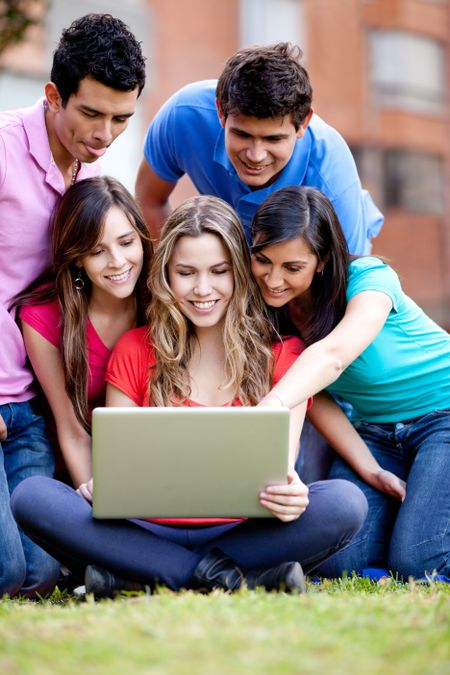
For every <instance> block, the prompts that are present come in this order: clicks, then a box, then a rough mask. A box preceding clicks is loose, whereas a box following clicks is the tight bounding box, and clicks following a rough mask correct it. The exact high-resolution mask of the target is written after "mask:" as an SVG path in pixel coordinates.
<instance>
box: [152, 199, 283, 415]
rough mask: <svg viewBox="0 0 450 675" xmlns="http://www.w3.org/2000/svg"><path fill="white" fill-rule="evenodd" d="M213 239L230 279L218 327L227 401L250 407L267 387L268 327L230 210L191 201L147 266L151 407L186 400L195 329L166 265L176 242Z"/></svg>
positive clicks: (208, 201)
mask: <svg viewBox="0 0 450 675" xmlns="http://www.w3.org/2000/svg"><path fill="white" fill-rule="evenodd" d="M204 234H213V235H214V236H216V237H218V238H219V239H220V241H221V242H222V244H223V246H224V247H225V250H226V251H227V253H228V255H229V258H230V264H231V269H232V273H233V280H234V290H233V296H232V298H231V300H230V303H229V305H228V308H227V312H226V315H225V321H224V324H223V345H224V350H225V368H226V378H227V381H226V382H224V383H223V386H224V387H230V386H231V387H232V389H233V398H239V399H240V400H241V401H242V404H243V405H256V403H258V402H259V401H260V400H261V398H262V397H263V396H264V395H265V394H266V393H267V392H268V390H269V388H270V382H271V375H272V369H273V356H272V350H271V342H272V335H271V328H270V322H269V321H268V317H267V314H266V310H265V306H264V302H263V300H262V298H261V296H260V293H259V289H258V287H257V285H256V283H255V282H254V280H253V279H252V277H251V273H250V254H249V251H248V246H247V243H246V240H245V235H244V230H243V228H242V225H241V223H240V221H239V218H238V216H237V215H236V213H235V211H234V210H233V209H232V208H231V206H229V205H228V204H227V203H226V202H224V201H222V200H221V199H218V198H217V197H208V196H198V197H192V198H190V199H188V200H186V201H185V202H183V204H181V205H180V206H179V207H178V208H177V209H175V211H174V212H173V213H172V214H171V215H170V216H169V218H168V220H167V221H166V223H165V225H164V228H163V230H162V233H161V240H160V242H159V245H158V247H157V249H156V251H155V256H154V259H153V262H152V268H151V273H150V280H149V285H150V289H151V295H152V300H151V303H150V306H149V309H148V313H147V316H148V321H149V332H150V338H151V342H152V345H153V348H154V350H155V356H156V365H155V366H153V367H152V369H151V372H150V373H149V382H150V384H149V395H150V401H151V405H155V406H172V405H174V403H175V402H179V403H180V404H183V403H185V402H186V401H187V400H189V397H190V393H191V387H190V383H189V361H190V358H191V355H192V346H193V343H194V341H195V340H196V335H195V328H194V326H193V325H192V323H191V322H190V321H189V320H188V319H187V318H186V317H185V316H184V314H183V313H182V312H181V311H180V309H179V308H178V306H177V304H176V302H175V299H174V295H173V293H172V291H171V288H170V284H169V275H168V264H169V261H170V259H171V256H172V254H173V251H174V248H175V246H176V244H177V242H178V241H179V240H180V239H181V238H182V237H201V236H202V235H204Z"/></svg>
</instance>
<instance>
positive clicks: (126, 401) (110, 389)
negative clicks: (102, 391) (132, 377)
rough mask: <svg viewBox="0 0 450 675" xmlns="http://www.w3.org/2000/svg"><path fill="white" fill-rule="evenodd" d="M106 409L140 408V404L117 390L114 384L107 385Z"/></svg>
mask: <svg viewBox="0 0 450 675" xmlns="http://www.w3.org/2000/svg"><path fill="white" fill-rule="evenodd" d="M106 407H107V408H138V407H139V406H138V404H137V403H135V402H134V401H133V399H131V398H130V397H129V396H127V395H126V394H124V393H123V391H121V390H120V389H117V387H115V386H114V385H113V384H110V383H109V382H107V383H106Z"/></svg>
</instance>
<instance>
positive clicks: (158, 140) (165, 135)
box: [144, 92, 184, 183]
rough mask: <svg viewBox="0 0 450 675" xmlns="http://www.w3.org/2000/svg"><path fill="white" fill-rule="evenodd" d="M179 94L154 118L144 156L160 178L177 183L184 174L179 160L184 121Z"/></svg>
mask: <svg viewBox="0 0 450 675" xmlns="http://www.w3.org/2000/svg"><path fill="white" fill-rule="evenodd" d="M177 102H178V92H177V93H176V94H174V95H173V96H172V97H171V98H169V100H168V101H166V103H165V104H164V105H163V106H162V108H161V109H160V110H159V112H158V113H157V114H156V115H155V117H154V118H153V120H152V122H151V124H150V126H149V128H148V131H147V136H146V138H145V143H144V156H145V159H146V160H147V162H148V163H149V164H150V166H151V167H152V169H153V170H154V171H155V172H156V173H157V174H158V176H159V177H160V178H162V179H163V180H166V181H168V182H169V183H176V182H177V181H178V180H179V179H180V178H181V177H182V176H183V174H184V171H183V169H182V168H181V166H180V163H179V161H178V159H177V151H176V144H177V138H178V137H179V135H180V133H181V130H180V125H181V124H182V123H183V120H182V119H181V118H180V116H179V115H178V109H177Z"/></svg>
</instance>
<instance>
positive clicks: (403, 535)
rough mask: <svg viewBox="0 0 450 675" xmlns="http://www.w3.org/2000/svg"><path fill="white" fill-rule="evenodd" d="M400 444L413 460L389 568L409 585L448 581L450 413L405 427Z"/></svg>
mask: <svg viewBox="0 0 450 675" xmlns="http://www.w3.org/2000/svg"><path fill="white" fill-rule="evenodd" d="M399 440H400V441H401V443H402V446H403V447H404V448H405V450H406V451H407V452H408V454H409V457H410V459H411V460H412V465H411V469H410V471H409V475H408V479H407V486H406V499H405V501H404V502H403V504H402V506H401V508H400V511H399V514H398V516H397V520H396V523H395V527H394V530H393V533H392V538H391V545H390V551H389V567H390V569H392V570H393V571H395V572H396V573H398V574H399V576H401V577H403V578H405V579H407V578H408V576H413V577H416V578H417V577H421V576H423V575H424V574H425V573H429V574H431V573H432V572H433V570H436V571H437V572H438V573H439V574H444V575H446V576H448V577H450V479H449V475H450V411H448V410H447V411H435V412H432V413H429V414H428V415H425V416H424V417H422V418H420V419H419V420H417V421H415V422H414V423H410V424H406V425H405V426H404V429H403V430H402V432H401V433H399Z"/></svg>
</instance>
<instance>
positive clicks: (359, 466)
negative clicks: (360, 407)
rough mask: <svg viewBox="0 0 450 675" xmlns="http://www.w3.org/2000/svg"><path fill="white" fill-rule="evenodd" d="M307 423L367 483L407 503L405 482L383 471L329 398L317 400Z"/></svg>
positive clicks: (317, 398)
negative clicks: (310, 423)
mask: <svg viewBox="0 0 450 675" xmlns="http://www.w3.org/2000/svg"><path fill="white" fill-rule="evenodd" d="M308 419H309V420H310V421H311V422H312V424H313V425H314V426H315V428H316V429H317V431H319V432H320V433H321V434H322V436H323V437H324V438H325V440H327V441H328V443H329V444H330V445H331V446H332V447H333V448H334V449H335V450H336V452H338V453H339V455H340V456H341V457H342V458H343V459H345V461H346V462H347V464H349V465H350V466H351V467H352V469H354V471H356V473H358V474H359V475H360V476H361V478H362V479H363V480H365V481H366V483H368V484H369V485H372V487H374V488H376V489H377V490H380V492H386V493H387V494H389V495H391V496H392V497H395V498H396V499H399V500H400V501H403V500H404V498H405V495H406V490H405V483H404V481H402V480H401V479H400V478H398V476H396V475H395V474H393V473H391V472H390V471H386V470H384V469H382V468H381V466H380V465H379V464H378V462H377V460H376V459H375V457H374V456H373V455H372V453H371V452H370V450H369V448H368V447H367V445H366V444H365V443H364V441H363V439H362V438H361V436H360V435H359V434H358V432H357V431H356V429H355V428H354V426H353V425H352V424H351V422H350V421H349V420H348V418H347V417H346V416H345V415H344V413H343V412H342V410H341V408H340V407H339V406H338V405H337V404H336V402H335V401H334V399H333V398H332V397H331V396H330V395H329V394H327V393H326V392H321V393H320V394H317V395H316V396H315V397H314V404H313V406H312V408H311V409H310V410H309V412H308Z"/></svg>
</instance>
